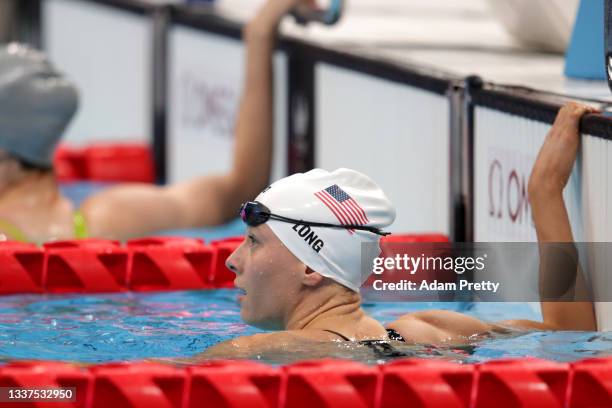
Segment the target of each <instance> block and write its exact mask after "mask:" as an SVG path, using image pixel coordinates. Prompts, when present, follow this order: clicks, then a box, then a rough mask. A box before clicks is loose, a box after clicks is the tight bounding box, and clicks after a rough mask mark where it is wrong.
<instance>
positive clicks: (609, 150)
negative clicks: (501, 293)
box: [474, 106, 612, 330]
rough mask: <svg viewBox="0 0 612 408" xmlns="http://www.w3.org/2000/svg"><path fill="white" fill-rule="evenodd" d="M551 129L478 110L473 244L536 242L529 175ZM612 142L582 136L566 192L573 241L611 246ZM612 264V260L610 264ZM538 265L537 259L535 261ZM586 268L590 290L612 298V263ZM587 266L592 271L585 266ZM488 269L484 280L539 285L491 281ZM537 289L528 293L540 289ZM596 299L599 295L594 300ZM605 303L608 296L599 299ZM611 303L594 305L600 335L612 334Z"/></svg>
mask: <svg viewBox="0 0 612 408" xmlns="http://www.w3.org/2000/svg"><path fill="white" fill-rule="evenodd" d="M549 129H550V125H548V124H546V123H542V122H537V121H533V120H529V119H525V118H522V117H519V116H514V115H510V114H507V113H503V112H499V111H497V110H493V109H489V108H484V107H479V106H478V107H476V108H475V127H474V195H475V198H474V224H475V225H474V239H475V241H478V242H536V241H537V237H536V233H535V228H534V225H533V221H532V214H531V207H530V205H529V197H528V195H527V185H528V181H529V175H530V174H531V169H532V167H533V163H534V162H535V159H536V157H537V154H538V152H539V150H540V147H541V146H542V143H543V141H544V138H545V136H546V133H547V132H548V130H549ZM610 157H612V142H610V141H609V140H606V139H602V138H599V137H594V136H590V135H583V137H582V147H581V150H580V152H579V154H578V158H577V160H576V164H575V166H574V170H573V172H572V175H571V177H570V180H569V182H568V185H567V187H566V188H565V190H564V192H563V196H564V199H565V202H566V206H567V210H568V214H569V217H570V222H571V225H572V231H573V235H574V240H575V241H577V242H610V241H612V221H610V217H609V216H608V215H612V188H610V187H609V185H610V181H611V178H610V176H609V167H608V166H609V164H608V162H609V158H610ZM610 261H612V259H611V260H610ZM533 262H534V263H537V262H538V259H534V260H533ZM581 262H582V264H583V266H588V267H587V269H588V270H589V271H590V272H591V275H590V276H589V279H590V280H591V287H592V288H594V290H596V291H602V292H601V293H610V292H611V291H610V290H611V289H612V278H610V277H608V273H607V272H608V271H609V269H610V267H609V266H608V265H612V263H608V260H606V259H593V257H591V256H589V254H581ZM585 263H587V264H588V265H586V264H585ZM492 273H495V268H491V269H489V268H487V272H486V276H484V275H483V278H486V279H491V278H494V279H496V280H499V281H500V282H502V284H503V282H504V281H505V280H516V279H524V280H525V281H526V282H527V280H528V279H531V280H534V279H537V277H535V276H531V277H526V276H521V271H515V273H514V274H512V276H509V275H508V274H506V275H501V274H500V275H498V276H492V275H491V274H492ZM532 283H533V285H527V284H526V287H533V288H535V287H537V285H536V284H535V281H533V282H532ZM596 296H597V295H596ZM597 297H598V298H599V299H604V298H605V295H601V296H597ZM610 305H611V304H610V303H604V302H599V303H598V304H597V305H596V310H597V317H598V325H599V329H600V330H609V329H611V328H612V307H611V306H610Z"/></svg>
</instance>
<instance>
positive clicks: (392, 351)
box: [323, 329, 476, 358]
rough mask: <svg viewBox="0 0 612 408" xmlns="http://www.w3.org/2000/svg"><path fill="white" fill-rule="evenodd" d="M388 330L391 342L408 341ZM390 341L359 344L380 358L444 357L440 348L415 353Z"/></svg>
mask: <svg viewBox="0 0 612 408" xmlns="http://www.w3.org/2000/svg"><path fill="white" fill-rule="evenodd" d="M386 330H387V336H388V337H389V340H395V341H400V342H402V343H406V339H404V338H403V337H402V335H401V334H399V333H398V332H396V331H395V330H393V329H386ZM323 331H326V332H329V333H332V334H335V335H336V336H338V337H340V338H341V339H342V340H344V341H353V340H351V339H349V338H348V337H346V336H345V335H343V334H341V333H338V332H337V331H333V330H326V329H324V330H323ZM389 340H361V341H359V342H358V343H359V344H362V345H364V346H366V347H369V348H370V349H372V351H373V352H374V354H375V355H376V357H378V358H393V357H419V356H422V355H423V352H424V351H425V353H426V354H427V355H428V356H442V355H443V354H442V353H441V352H440V349H439V348H438V347H436V346H432V345H428V346H423V347H425V350H421V351H420V352H418V351H416V350H415V351H408V350H398V349H397V348H396V347H393V345H392V344H391V343H390V342H389ZM475 350H476V346H474V345H463V346H455V347H453V348H452V349H450V351H452V352H455V353H460V354H463V355H465V356H469V355H471V354H473V353H474V351H475Z"/></svg>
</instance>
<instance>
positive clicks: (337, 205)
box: [315, 184, 369, 234]
mask: <svg viewBox="0 0 612 408" xmlns="http://www.w3.org/2000/svg"><path fill="white" fill-rule="evenodd" d="M315 196H316V197H317V198H318V199H319V200H321V201H322V202H323V204H325V205H326V206H327V208H329V209H330V210H331V212H332V213H333V214H334V216H335V217H336V218H337V219H338V221H340V224H342V225H365V224H367V223H368V222H369V220H368V217H367V215H366V213H365V211H363V208H361V207H360V206H359V204H357V201H355V200H353V198H352V197H351V196H350V195H348V194H347V193H346V191H344V190H342V189H341V188H340V187H338V185H337V184H333V185H331V186H329V187H327V188H325V189H323V190H321V191H317V192H316V193H315ZM348 231H349V234H353V233H354V232H355V231H354V230H352V229H349V230H348Z"/></svg>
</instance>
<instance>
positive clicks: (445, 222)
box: [315, 63, 450, 234]
mask: <svg viewBox="0 0 612 408" xmlns="http://www.w3.org/2000/svg"><path fill="white" fill-rule="evenodd" d="M315 83H316V85H315V106H316V114H315V115H316V116H315V122H316V132H315V134H316V139H315V165H316V166H317V167H322V168H325V169H328V170H332V169H335V168H338V167H348V168H353V169H356V170H359V171H361V172H363V173H365V174H367V175H369V176H370V177H372V178H373V179H374V180H375V181H376V182H377V183H379V184H380V185H381V186H382V188H383V189H384V191H385V192H386V193H387V195H388V196H389V198H390V199H391V200H392V201H393V203H394V204H395V206H396V208H397V218H396V221H395V223H394V224H393V226H392V227H391V228H390V230H391V231H396V232H400V231H401V232H407V231H410V232H422V231H434V232H441V233H446V234H448V232H449V182H450V181H449V164H448V163H449V136H448V134H449V101H448V99H447V98H446V97H444V96H442V95H438V94H434V93H431V92H427V91H423V90H420V89H418V88H413V87H410V86H407V85H402V84H398V83H395V82H391V81H387V80H384V79H380V78H376V77H372V76H369V75H365V74H361V73H356V72H354V71H350V70H347V69H343V68H338V67H335V66H332V65H329V64H326V63H319V64H317V66H316V68H315Z"/></svg>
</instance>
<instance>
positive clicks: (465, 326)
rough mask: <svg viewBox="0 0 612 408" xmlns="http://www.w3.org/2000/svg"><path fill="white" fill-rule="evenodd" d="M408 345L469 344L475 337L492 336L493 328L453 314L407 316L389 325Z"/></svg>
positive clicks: (446, 312)
mask: <svg viewBox="0 0 612 408" xmlns="http://www.w3.org/2000/svg"><path fill="white" fill-rule="evenodd" d="M386 327H387V328H388V329H393V330H395V331H396V332H398V333H399V334H400V335H401V336H402V337H403V338H404V339H405V340H406V341H407V342H410V343H426V344H440V345H442V344H450V343H452V344H460V343H469V342H470V341H471V340H472V339H473V338H474V336H479V335H482V334H484V333H488V332H491V331H492V330H493V329H494V325H491V324H489V323H486V322H483V321H481V320H478V319H476V318H474V317H471V316H467V315H465V314H462V313H458V312H453V311H450V310H425V311H420V312H414V313H407V314H405V315H402V316H400V317H399V318H398V319H397V320H395V321H393V322H391V323H389V324H387V326H386Z"/></svg>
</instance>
